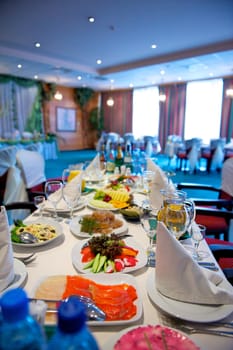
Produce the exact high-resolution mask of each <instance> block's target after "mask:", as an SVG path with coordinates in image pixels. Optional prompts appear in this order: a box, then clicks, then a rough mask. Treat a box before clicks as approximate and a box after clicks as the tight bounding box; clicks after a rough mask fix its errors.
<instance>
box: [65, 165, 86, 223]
mask: <svg viewBox="0 0 233 350" xmlns="http://www.w3.org/2000/svg"><path fill="white" fill-rule="evenodd" d="M72 172H73V170H72V169H65V170H64V171H63V174H62V179H63V185H64V186H63V188H62V197H63V199H64V201H65V202H66V204H67V206H68V208H69V210H70V220H71V219H72V218H73V216H74V215H73V213H74V208H75V206H76V205H77V204H78V202H79V200H80V197H81V194H82V179H80V181H79V182H77V183H74V184H73V185H72V186H69V181H70V179H73V178H74V177H72Z"/></svg>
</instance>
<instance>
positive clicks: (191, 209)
mask: <svg viewBox="0 0 233 350" xmlns="http://www.w3.org/2000/svg"><path fill="white" fill-rule="evenodd" d="M184 205H185V208H186V210H187V213H188V217H189V221H188V224H187V231H188V232H189V233H190V229H191V226H192V223H193V222H194V220H195V217H196V208H195V203H194V201H193V200H191V199H186V200H185V201H184Z"/></svg>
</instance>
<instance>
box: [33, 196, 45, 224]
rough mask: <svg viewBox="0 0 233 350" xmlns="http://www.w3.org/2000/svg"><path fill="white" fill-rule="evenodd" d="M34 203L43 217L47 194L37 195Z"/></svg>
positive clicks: (40, 216)
mask: <svg viewBox="0 0 233 350" xmlns="http://www.w3.org/2000/svg"><path fill="white" fill-rule="evenodd" d="M34 204H35V206H36V207H37V208H38V209H39V218H40V219H41V218H42V216H43V209H44V205H45V196H35V197H34Z"/></svg>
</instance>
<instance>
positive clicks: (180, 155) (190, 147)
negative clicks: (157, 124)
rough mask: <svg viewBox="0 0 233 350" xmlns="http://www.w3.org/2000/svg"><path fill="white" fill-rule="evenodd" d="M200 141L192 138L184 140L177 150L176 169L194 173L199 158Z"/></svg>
mask: <svg viewBox="0 0 233 350" xmlns="http://www.w3.org/2000/svg"><path fill="white" fill-rule="evenodd" d="M201 143H202V140H201V139H200V138H192V139H189V140H185V141H184V143H183V145H181V146H180V147H179V148H178V150H177V154H176V155H177V163H178V162H180V164H179V166H178V164H177V168H178V167H179V169H180V170H183V171H187V170H189V171H190V172H196V170H197V168H198V162H199V158H200V147H201Z"/></svg>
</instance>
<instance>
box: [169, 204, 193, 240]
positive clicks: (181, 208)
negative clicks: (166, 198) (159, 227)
mask: <svg viewBox="0 0 233 350" xmlns="http://www.w3.org/2000/svg"><path fill="white" fill-rule="evenodd" d="M165 223H166V226H167V228H168V229H169V230H170V231H171V233H172V234H173V235H174V236H175V237H176V239H179V238H180V237H181V236H182V235H183V234H184V233H185V231H186V229H187V226H188V224H189V215H188V213H187V209H186V208H185V205H183V204H168V206H167V208H166V218H165Z"/></svg>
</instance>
